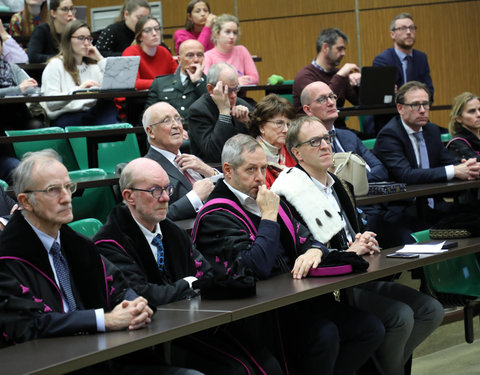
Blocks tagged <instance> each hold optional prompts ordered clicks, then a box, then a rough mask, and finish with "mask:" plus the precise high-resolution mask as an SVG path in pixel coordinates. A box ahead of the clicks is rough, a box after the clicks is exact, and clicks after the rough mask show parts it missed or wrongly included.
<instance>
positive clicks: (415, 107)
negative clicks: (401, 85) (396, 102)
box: [400, 102, 430, 111]
mask: <svg viewBox="0 0 480 375" xmlns="http://www.w3.org/2000/svg"><path fill="white" fill-rule="evenodd" d="M400 104H402V105H408V106H410V108H411V109H412V111H419V110H420V107H423V109H427V110H428V109H430V102H421V103H418V102H413V103H400Z"/></svg>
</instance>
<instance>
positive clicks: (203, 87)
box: [145, 39, 207, 123]
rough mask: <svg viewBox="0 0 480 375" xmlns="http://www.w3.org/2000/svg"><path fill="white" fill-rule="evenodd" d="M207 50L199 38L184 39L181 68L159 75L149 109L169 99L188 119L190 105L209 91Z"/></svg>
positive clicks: (179, 65) (149, 95) (179, 61)
mask: <svg viewBox="0 0 480 375" xmlns="http://www.w3.org/2000/svg"><path fill="white" fill-rule="evenodd" d="M203 52H204V51H203V45H202V44H201V43H200V42H198V41H197V40H194V39H190V40H186V41H184V42H183V43H182V44H181V45H180V49H179V54H178V68H177V71H176V72H175V73H174V74H168V75H164V76H159V77H157V78H155V80H154V81H153V83H152V85H151V86H150V91H149V93H148V99H147V103H146V105H145V109H146V108H148V107H150V106H151V105H152V104H154V103H157V102H160V101H162V102H167V103H169V104H170V105H172V106H173V107H174V108H175V109H176V110H177V111H178V113H179V114H180V116H181V117H183V118H184V119H185V121H186V122H187V123H188V115H189V108H190V106H191V105H192V104H193V102H195V100H197V99H198V98H199V97H200V96H202V94H204V93H206V92H207V77H206V76H205V74H203Z"/></svg>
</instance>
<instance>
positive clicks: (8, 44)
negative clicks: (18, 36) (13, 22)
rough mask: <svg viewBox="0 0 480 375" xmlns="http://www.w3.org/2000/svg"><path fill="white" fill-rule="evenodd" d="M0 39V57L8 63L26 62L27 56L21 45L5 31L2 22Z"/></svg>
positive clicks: (0, 24)
mask: <svg viewBox="0 0 480 375" xmlns="http://www.w3.org/2000/svg"><path fill="white" fill-rule="evenodd" d="M0 39H1V43H2V53H1V56H0V58H2V59H3V60H5V61H8V62H10V63H15V64H25V63H28V56H27V54H26V53H25V51H24V50H23V48H22V47H20V45H19V44H18V43H17V41H16V40H15V39H13V38H12V37H11V36H10V35H8V33H7V32H6V31H5V28H4V27H3V23H1V22H0Z"/></svg>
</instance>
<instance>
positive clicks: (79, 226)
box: [68, 218, 102, 238]
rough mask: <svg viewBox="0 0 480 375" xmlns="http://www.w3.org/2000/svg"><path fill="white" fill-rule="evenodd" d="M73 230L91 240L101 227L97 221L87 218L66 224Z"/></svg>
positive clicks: (100, 223)
mask: <svg viewBox="0 0 480 375" xmlns="http://www.w3.org/2000/svg"><path fill="white" fill-rule="evenodd" d="M68 226H69V227H70V228H72V229H73V230H75V231H77V232H79V233H81V234H83V235H84V236H87V237H90V238H92V237H93V236H95V235H96V234H97V232H98V230H99V229H100V228H101V226H102V222H101V221H100V220H97V219H93V218H88V219H82V220H77V221H72V222H71V223H70V224H68Z"/></svg>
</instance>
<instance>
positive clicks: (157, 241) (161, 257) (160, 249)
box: [152, 234, 165, 271]
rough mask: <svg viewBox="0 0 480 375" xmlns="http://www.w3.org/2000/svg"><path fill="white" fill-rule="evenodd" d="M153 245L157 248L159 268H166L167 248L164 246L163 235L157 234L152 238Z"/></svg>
mask: <svg viewBox="0 0 480 375" xmlns="http://www.w3.org/2000/svg"><path fill="white" fill-rule="evenodd" d="M152 245H153V246H155V247H156V248H157V264H158V269H159V270H160V271H163V269H164V268H165V249H164V248H163V243H162V236H161V235H160V234H157V235H156V237H155V238H154V239H153V240H152Z"/></svg>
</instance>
